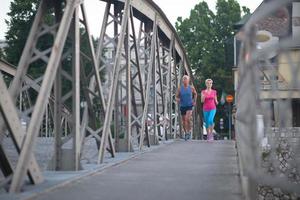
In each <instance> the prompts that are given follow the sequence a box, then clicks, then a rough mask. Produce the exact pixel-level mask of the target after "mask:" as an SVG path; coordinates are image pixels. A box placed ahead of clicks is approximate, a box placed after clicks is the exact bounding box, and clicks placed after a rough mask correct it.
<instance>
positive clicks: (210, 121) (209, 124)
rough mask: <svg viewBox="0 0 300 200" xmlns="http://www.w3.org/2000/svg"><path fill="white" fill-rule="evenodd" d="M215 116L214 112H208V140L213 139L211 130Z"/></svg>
mask: <svg viewBox="0 0 300 200" xmlns="http://www.w3.org/2000/svg"><path fill="white" fill-rule="evenodd" d="M215 115H216V110H210V111H209V115H208V126H209V133H210V140H213V139H214V135H213V130H214V118H215Z"/></svg>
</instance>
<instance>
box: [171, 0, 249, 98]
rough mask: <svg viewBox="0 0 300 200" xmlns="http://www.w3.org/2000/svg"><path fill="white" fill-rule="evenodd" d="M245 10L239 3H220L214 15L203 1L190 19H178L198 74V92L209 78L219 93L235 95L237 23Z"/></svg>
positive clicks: (179, 32) (183, 39) (177, 25)
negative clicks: (233, 69)
mask: <svg viewBox="0 0 300 200" xmlns="http://www.w3.org/2000/svg"><path fill="white" fill-rule="evenodd" d="M242 9H243V10H241V7H240V5H239V3H238V2H237V1H236V0H218V1H217V4H216V13H213V12H212V11H211V10H210V9H209V7H208V5H207V3H206V2H205V1H203V2H200V3H199V4H197V5H195V7H194V8H193V9H192V10H191V12H190V16H189V18H186V19H182V18H181V17H179V18H178V19H177V22H176V29H177V31H178V34H179V36H180V38H181V40H182V42H183V44H184V45H185V47H186V50H187V54H188V57H189V60H190V63H191V68H192V70H193V71H195V74H194V76H195V79H196V86H197V88H198V90H200V88H204V87H205V85H204V80H205V79H206V78H212V79H213V80H214V85H215V88H216V89H217V90H218V91H222V90H225V91H226V92H228V93H230V92H233V81H232V79H233V77H232V69H231V67H232V66H233V57H234V56H233V52H234V49H233V36H234V30H233V24H235V23H236V22H238V21H239V20H240V19H241V13H242V11H243V12H244V13H247V12H249V9H248V8H246V7H243V8H242Z"/></svg>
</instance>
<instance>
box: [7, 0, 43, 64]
mask: <svg viewBox="0 0 300 200" xmlns="http://www.w3.org/2000/svg"><path fill="white" fill-rule="evenodd" d="M38 2H39V1H38V0H14V1H12V2H11V3H10V11H9V13H8V14H7V15H8V16H9V20H6V24H7V26H8V31H7V32H6V36H5V39H6V42H7V45H8V46H7V47H6V48H5V53H6V56H7V57H6V59H7V61H8V62H10V63H12V64H14V65H17V64H18V62H19V58H20V56H21V54H22V50H23V48H24V46H25V42H26V39H27V36H28V33H29V31H30V27H31V24H32V22H33V19H34V15H35V13H36V10H37V5H38Z"/></svg>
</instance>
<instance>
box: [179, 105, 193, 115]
mask: <svg viewBox="0 0 300 200" xmlns="http://www.w3.org/2000/svg"><path fill="white" fill-rule="evenodd" d="M189 110H193V106H187V107H180V112H181V115H185V114H186V112H187V111H189Z"/></svg>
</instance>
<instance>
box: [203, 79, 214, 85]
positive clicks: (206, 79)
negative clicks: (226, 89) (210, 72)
mask: <svg viewBox="0 0 300 200" xmlns="http://www.w3.org/2000/svg"><path fill="white" fill-rule="evenodd" d="M208 81H211V83H213V82H214V81H213V80H212V79H211V78H208V79H206V80H205V84H206V83H207V82H208Z"/></svg>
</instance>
